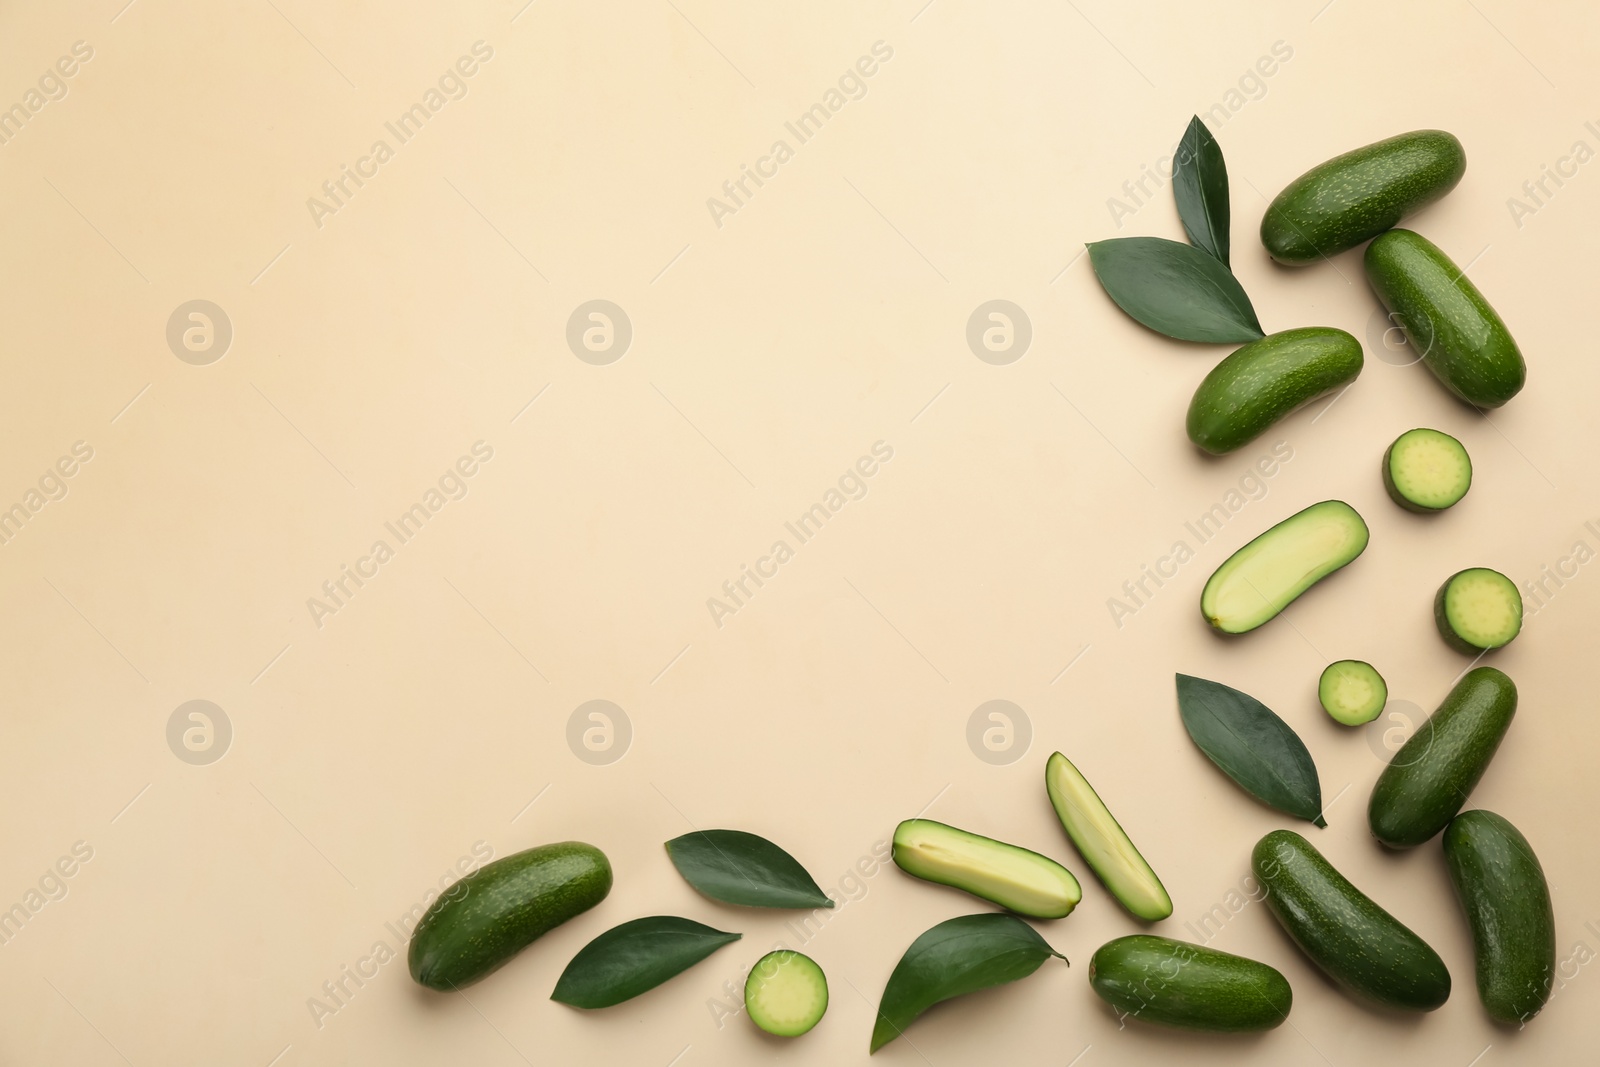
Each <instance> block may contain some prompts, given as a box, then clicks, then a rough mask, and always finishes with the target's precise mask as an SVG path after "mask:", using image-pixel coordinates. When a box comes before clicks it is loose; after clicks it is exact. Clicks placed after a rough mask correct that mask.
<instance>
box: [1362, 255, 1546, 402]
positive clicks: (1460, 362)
mask: <svg viewBox="0 0 1600 1067" xmlns="http://www.w3.org/2000/svg"><path fill="white" fill-rule="evenodd" d="M1364 262H1365V264H1366V269H1367V281H1368V282H1370V283H1371V285H1372V291H1373V292H1375V293H1377V294H1378V299H1379V300H1381V301H1382V302H1383V306H1384V307H1386V308H1388V309H1389V311H1390V312H1391V313H1392V314H1393V315H1394V317H1395V318H1396V320H1397V321H1398V322H1399V323H1400V327H1401V329H1402V330H1404V331H1405V335H1406V343H1407V344H1410V345H1411V346H1412V347H1413V348H1415V349H1416V351H1418V352H1420V353H1421V354H1422V362H1423V363H1424V364H1425V365H1426V366H1427V368H1428V369H1429V370H1431V371H1432V372H1433V374H1434V377H1436V378H1438V379H1439V381H1441V382H1443V383H1444V387H1445V388H1446V389H1448V390H1450V391H1451V392H1452V393H1454V394H1455V395H1456V396H1457V397H1458V398H1460V399H1462V400H1465V401H1466V402H1467V403H1469V404H1471V405H1472V406H1473V407H1477V408H1497V407H1499V406H1500V405H1501V404H1504V403H1505V402H1506V401H1507V400H1510V399H1511V398H1512V397H1514V396H1516V395H1517V393H1518V392H1520V391H1521V390H1522V386H1523V383H1524V382H1525V381H1526V380H1527V377H1528V366H1527V364H1526V363H1525V362H1524V361H1523V358H1522V351H1521V350H1520V349H1518V348H1517V342H1516V341H1514V340H1513V339H1512V337H1511V331H1510V330H1508V329H1506V324H1505V323H1504V322H1503V321H1501V319H1500V316H1499V315H1497V314H1496V313H1495V310H1494V308H1492V307H1490V306H1489V301H1487V300H1485V299H1484V298H1483V294H1482V293H1480V292H1479V291H1478V287H1477V286H1475V285H1473V284H1472V282H1471V280H1470V279H1468V278H1467V276H1466V275H1465V274H1463V273H1461V270H1460V268H1458V267H1457V266H1456V265H1455V264H1454V263H1453V262H1451V260H1450V257H1449V256H1447V255H1445V254H1444V253H1443V252H1442V251H1440V250H1439V248H1438V246H1437V245H1435V244H1434V243H1433V242H1432V241H1429V240H1428V239H1427V238H1426V237H1423V236H1422V235H1421V234H1418V233H1413V232H1412V231H1410V230H1390V231H1389V232H1388V233H1386V234H1384V235H1383V236H1382V237H1379V238H1378V239H1377V240H1375V241H1373V242H1372V243H1371V244H1370V245H1368V246H1367V251H1366V256H1365V259H1364Z"/></svg>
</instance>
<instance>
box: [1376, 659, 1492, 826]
mask: <svg viewBox="0 0 1600 1067" xmlns="http://www.w3.org/2000/svg"><path fill="white" fill-rule="evenodd" d="M1516 713H1517V686H1516V683H1514V682H1513V681H1512V680H1511V679H1510V678H1507V677H1506V676H1505V674H1504V673H1502V672H1500V671H1498V670H1495V669H1494V668H1493V667H1474V668H1473V669H1472V670H1470V671H1468V672H1467V673H1466V674H1465V675H1463V676H1462V678H1461V680H1460V681H1459V682H1457V683H1456V685H1455V688H1453V689H1451V690H1450V692H1449V694H1448V695H1447V696H1446V697H1445V698H1444V702H1443V703H1441V704H1440V705H1439V710H1437V711H1435V712H1434V713H1433V714H1432V715H1431V716H1429V717H1428V721H1427V722H1425V723H1423V724H1422V725H1421V726H1418V727H1417V731H1416V733H1414V734H1412V735H1411V737H1410V739H1409V740H1407V741H1406V743H1405V744H1403V745H1401V746H1400V749H1399V751H1397V752H1396V753H1395V754H1394V755H1393V756H1391V757H1390V758H1389V765H1388V766H1387V767H1385V768H1384V769H1383V773H1382V774H1380V775H1378V781H1377V783H1376V784H1374V785H1373V787H1372V799H1371V800H1370V801H1369V802H1368V803H1367V824H1368V826H1370V827H1371V829H1372V836H1373V837H1376V838H1377V839H1378V840H1379V841H1381V842H1383V843H1384V844H1385V845H1388V846H1389V847H1390V848H1411V847H1413V846H1416V845H1420V844H1422V843H1423V842H1424V841H1426V840H1428V839H1429V838H1430V837H1432V836H1433V835H1434V834H1436V833H1438V832H1439V831H1440V830H1443V829H1444V828H1445V826H1446V825H1448V824H1449V822H1450V820H1451V819H1453V818H1454V817H1455V814H1456V812H1458V811H1460V810H1461V806H1462V805H1463V804H1465V803H1466V802H1467V795H1468V794H1469V793H1471V792H1472V789H1473V787H1474V786H1476V785H1477V784H1478V779H1480V778H1482V777H1483V772H1484V770H1485V768H1487V767H1488V766H1489V760H1490V759H1491V758H1492V757H1493V756H1494V754H1495V750H1496V749H1498V748H1499V747H1500V741H1501V739H1502V738H1504V737H1505V735H1506V730H1507V729H1509V728H1510V726H1511V719H1512V716H1514V715H1516Z"/></svg>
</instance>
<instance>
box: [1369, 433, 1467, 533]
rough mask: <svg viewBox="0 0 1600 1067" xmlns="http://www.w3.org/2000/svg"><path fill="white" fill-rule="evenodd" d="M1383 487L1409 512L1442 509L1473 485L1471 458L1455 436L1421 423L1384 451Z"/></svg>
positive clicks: (1449, 505) (1454, 501)
mask: <svg viewBox="0 0 1600 1067" xmlns="http://www.w3.org/2000/svg"><path fill="white" fill-rule="evenodd" d="M1383 487H1384V489H1386V490H1388V492H1389V498H1390V499H1391V500H1393V501H1394V502H1395V503H1396V504H1399V505H1400V506H1401V507H1403V508H1405V509H1406V510H1407V511H1417V512H1431V511H1443V510H1444V509H1445V508H1448V507H1453V506H1454V505H1455V504H1457V503H1459V502H1460V500H1461V498H1462V497H1464V496H1466V495H1467V490H1468V489H1470V488H1472V458H1471V457H1470V456H1468V455H1467V450H1466V449H1465V448H1463V447H1462V445H1461V442H1460V441H1457V440H1456V439H1455V438H1454V437H1451V436H1450V435H1449V434H1447V433H1441V432H1440V431H1438V430H1430V429H1428V428H1427V427H1425V426H1419V427H1418V428H1417V429H1415V430H1407V431H1406V432H1405V433H1403V434H1401V435H1400V436H1399V437H1397V438H1395V440H1394V444H1392V445H1390V446H1389V448H1388V449H1387V451H1385V452H1384V453H1383Z"/></svg>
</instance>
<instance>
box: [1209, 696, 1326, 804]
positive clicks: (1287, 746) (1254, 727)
mask: <svg viewBox="0 0 1600 1067" xmlns="http://www.w3.org/2000/svg"><path fill="white" fill-rule="evenodd" d="M1178 711H1179V713H1180V714H1182V716H1183V725H1184V728H1185V729H1186V730H1188V731H1189V736H1190V737H1192V738H1194V743H1195V744H1197V745H1199V746H1200V751H1201V752H1204V753H1205V754H1206V755H1207V756H1209V757H1211V762H1212V763H1215V764H1216V765H1217V766H1218V767H1221V768H1222V771H1223V773H1224V774H1226V775H1227V776H1228V777H1229V778H1232V779H1233V780H1234V781H1235V782H1238V783H1239V785H1240V787H1241V788H1242V789H1244V791H1245V792H1247V793H1249V794H1250V795H1251V796H1253V797H1255V798H1256V799H1257V800H1259V801H1261V802H1262V803H1263V804H1265V805H1267V806H1268V807H1270V808H1276V809H1277V810H1279V811H1282V812H1287V813H1288V814H1290V815H1298V816H1299V817H1300V818H1302V819H1309V820H1311V821H1312V822H1313V823H1315V824H1316V825H1318V826H1326V825H1328V824H1327V823H1326V822H1325V821H1323V818H1322V785H1321V783H1320V782H1318V781H1317V765H1316V764H1315V763H1313V762H1312V760H1311V753H1310V752H1307V751H1306V746H1305V743H1304V742H1302V741H1301V740H1300V736H1299V735H1298V734H1296V733H1295V732H1294V730H1293V729H1292V728H1290V726H1289V724H1288V723H1286V722H1284V721H1283V720H1282V719H1280V718H1278V716H1277V715H1275V714H1273V712H1272V709H1271V708H1269V707H1267V706H1266V705H1265V704H1263V703H1261V701H1259V700H1257V699H1256V698H1255V697H1253V696H1250V695H1249V694H1248V693H1241V692H1239V690H1237V689H1232V688H1229V687H1228V686H1225V685H1223V684H1222V683H1220V682H1209V681H1207V680H1206V679H1204V678H1193V677H1190V676H1189V675H1187V674H1180V675H1178Z"/></svg>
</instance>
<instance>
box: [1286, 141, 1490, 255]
mask: <svg viewBox="0 0 1600 1067" xmlns="http://www.w3.org/2000/svg"><path fill="white" fill-rule="evenodd" d="M1466 171H1467V153H1466V151H1465V149H1463V148H1462V147H1461V142H1460V141H1458V140H1456V139H1455V137H1454V136H1453V135H1451V134H1448V133H1446V132H1444V131H1443V130H1415V131H1413V132H1411V133H1402V134H1400V135H1399V136H1397V137H1390V138H1388V139H1387V140H1383V141H1378V142H1376V143H1374V144H1369V145H1366V146H1365V147H1363V148H1357V149H1355V150H1354V151H1352V152H1346V153H1345V154H1344V155H1342V156H1335V157H1334V158H1333V159H1330V160H1328V161H1327V162H1326V163H1322V164H1319V165H1318V166H1315V167H1313V168H1311V169H1310V170H1308V171H1306V172H1305V173H1304V174H1302V175H1300V177H1298V178H1296V179H1295V180H1294V181H1292V182H1290V183H1289V184H1288V185H1287V186H1285V187H1284V190H1283V192H1281V193H1279V194H1278V195H1277V196H1276V197H1275V198H1273V201H1272V203H1271V204H1270V205H1269V206H1268V207H1267V213H1266V214H1265V215H1263V216H1262V218H1261V243H1262V244H1264V245H1265V246H1266V248H1267V252H1268V253H1270V254H1271V256H1272V258H1273V259H1275V260H1277V261H1278V262H1279V263H1288V264H1302V263H1314V262H1316V261H1317V260H1319V259H1322V258H1325V257H1327V256H1333V255H1337V254H1339V253H1340V252H1344V251H1347V250H1348V249H1351V248H1354V247H1355V246H1356V245H1358V244H1360V243H1361V242H1363V241H1366V240H1368V239H1370V238H1373V237H1376V236H1377V235H1378V234H1380V233H1382V232H1383V231H1385V230H1387V229H1389V228H1390V227H1391V226H1395V225H1398V224H1399V222H1400V220H1401V219H1403V218H1405V217H1406V216H1408V215H1410V214H1412V213H1413V212H1416V211H1418V210H1420V209H1422V208H1424V207H1426V206H1427V205H1429V204H1431V203H1433V202H1434V201H1435V200H1438V199H1439V198H1440V197H1442V196H1444V194H1446V193H1448V192H1449V191H1450V190H1451V189H1454V188H1455V187H1456V183H1458V182H1459V181H1461V176H1462V175H1463V174H1465V173H1466Z"/></svg>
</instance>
